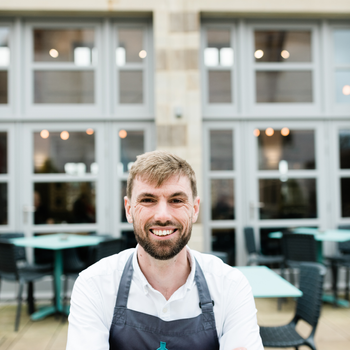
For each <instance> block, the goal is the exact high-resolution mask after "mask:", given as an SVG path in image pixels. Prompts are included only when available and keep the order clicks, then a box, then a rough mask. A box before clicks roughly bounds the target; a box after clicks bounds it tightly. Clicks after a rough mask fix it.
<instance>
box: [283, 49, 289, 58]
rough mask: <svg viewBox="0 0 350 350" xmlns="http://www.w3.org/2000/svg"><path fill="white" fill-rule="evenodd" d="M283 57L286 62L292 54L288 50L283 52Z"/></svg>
mask: <svg viewBox="0 0 350 350" xmlns="http://www.w3.org/2000/svg"><path fill="white" fill-rule="evenodd" d="M281 56H282V57H283V58H284V59H285V60H286V59H287V58H289V56H290V53H289V51H287V50H283V51H282V52H281Z"/></svg>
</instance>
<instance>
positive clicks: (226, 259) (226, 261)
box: [203, 250, 228, 264]
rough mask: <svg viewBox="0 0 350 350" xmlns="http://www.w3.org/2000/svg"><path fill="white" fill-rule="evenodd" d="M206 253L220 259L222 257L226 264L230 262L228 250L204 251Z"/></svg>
mask: <svg viewBox="0 0 350 350" xmlns="http://www.w3.org/2000/svg"><path fill="white" fill-rule="evenodd" d="M203 253H204V254H211V255H214V256H216V257H218V258H219V259H221V260H222V261H223V262H224V263H225V264H228V253H227V252H217V251H214V250H212V251H210V252H203Z"/></svg>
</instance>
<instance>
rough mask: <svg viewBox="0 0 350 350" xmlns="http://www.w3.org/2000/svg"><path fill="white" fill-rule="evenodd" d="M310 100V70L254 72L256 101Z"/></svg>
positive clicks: (311, 98) (300, 101) (299, 101)
mask: <svg viewBox="0 0 350 350" xmlns="http://www.w3.org/2000/svg"><path fill="white" fill-rule="evenodd" d="M312 101H313V93H312V73H311V71H268V72H262V71H258V72H256V102H258V103H307V102H312Z"/></svg>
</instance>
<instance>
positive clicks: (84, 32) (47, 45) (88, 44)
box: [33, 29, 95, 66]
mask: <svg viewBox="0 0 350 350" xmlns="http://www.w3.org/2000/svg"><path fill="white" fill-rule="evenodd" d="M33 41H34V61H35V62H74V63H75V64H76V65H79V66H81V65H83V66H89V65H91V64H92V63H95V62H94V58H95V49H94V47H95V32H94V30H93V29H34V30H33Z"/></svg>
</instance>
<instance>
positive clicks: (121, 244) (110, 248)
mask: <svg viewBox="0 0 350 350" xmlns="http://www.w3.org/2000/svg"><path fill="white" fill-rule="evenodd" d="M124 249H126V244H125V240H124V239H123V238H112V239H106V240H105V241H102V242H100V243H99V244H98V246H97V250H96V261H99V260H101V259H103V258H106V257H107V256H110V255H113V254H117V253H120V252H121V251H122V250H124Z"/></svg>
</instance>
